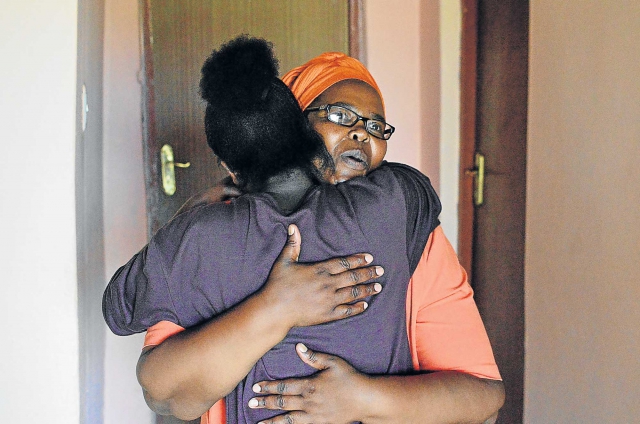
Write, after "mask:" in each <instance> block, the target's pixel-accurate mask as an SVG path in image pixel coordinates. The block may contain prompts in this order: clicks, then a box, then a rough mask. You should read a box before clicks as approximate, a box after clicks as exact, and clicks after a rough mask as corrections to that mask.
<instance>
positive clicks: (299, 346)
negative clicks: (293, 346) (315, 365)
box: [298, 343, 309, 353]
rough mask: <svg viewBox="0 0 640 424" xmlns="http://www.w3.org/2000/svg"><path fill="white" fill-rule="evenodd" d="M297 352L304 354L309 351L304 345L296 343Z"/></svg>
mask: <svg viewBox="0 0 640 424" xmlns="http://www.w3.org/2000/svg"><path fill="white" fill-rule="evenodd" d="M298 350H299V351H300V352H302V353H305V352H306V351H307V350H309V349H307V347H306V346H305V345H304V344H302V343H298Z"/></svg>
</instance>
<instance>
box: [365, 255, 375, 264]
mask: <svg viewBox="0 0 640 424" xmlns="http://www.w3.org/2000/svg"><path fill="white" fill-rule="evenodd" d="M364 261H365V262H366V263H368V264H370V263H371V262H373V256H371V255H370V254H368V253H365V255H364Z"/></svg>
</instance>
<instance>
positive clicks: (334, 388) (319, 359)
mask: <svg viewBox="0 0 640 424" xmlns="http://www.w3.org/2000/svg"><path fill="white" fill-rule="evenodd" d="M296 352H297V353H298V356H300V358H301V359H302V360H303V361H304V362H305V363H306V364H308V365H310V366H312V367H313V368H315V369H317V370H319V372H317V373H315V374H313V375H311V376H309V377H301V378H288V379H285V380H275V381H263V382H260V383H256V384H255V385H254V386H253V389H254V391H255V392H256V393H259V394H260V396H256V397H255V398H253V399H251V400H250V401H249V407H251V408H266V409H274V410H282V411H290V412H287V413H286V414H282V415H278V416H277V417H274V418H272V419H269V420H265V421H261V422H260V424H291V423H294V424H306V423H319V422H322V423H336V424H337V423H352V422H354V421H359V420H361V419H362V415H361V413H360V412H361V409H360V408H359V407H358V406H359V405H362V404H363V403H362V402H363V401H364V402H365V403H366V399H364V397H365V396H367V391H366V390H365V388H366V380H367V379H368V377H367V376H366V375H364V374H361V373H359V372H358V371H357V370H356V369H355V368H353V367H352V366H351V365H349V364H348V363H347V362H346V361H345V360H343V359H341V358H339V357H337V356H334V355H329V354H326V353H322V352H315V351H313V350H311V349H308V348H307V347H306V346H305V345H303V344H302V343H298V344H297V345H296Z"/></svg>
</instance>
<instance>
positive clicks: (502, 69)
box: [459, 0, 529, 423]
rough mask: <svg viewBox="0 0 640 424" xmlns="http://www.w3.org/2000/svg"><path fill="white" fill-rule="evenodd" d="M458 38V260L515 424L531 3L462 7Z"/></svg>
mask: <svg viewBox="0 0 640 424" xmlns="http://www.w3.org/2000/svg"><path fill="white" fill-rule="evenodd" d="M462 28H463V36H462V69H461V80H462V102H461V104H462V111H461V117H462V118H461V127H462V129H461V134H462V136H461V160H460V166H461V168H460V169H461V172H460V199H459V207H460V225H459V229H460V230H459V231H460V233H459V234H460V238H459V254H460V259H461V262H462V264H463V266H465V268H466V269H467V271H468V272H469V275H470V281H471V284H472V286H473V288H474V291H475V297H476V302H477V304H478V308H479V309H480V313H481V315H482V318H483V320H484V322H485V326H486V328H487V332H488V334H489V338H490V339H491V343H492V346H493V349H494V353H495V356H496V361H497V363H498V366H499V368H500V372H501V373H502V377H503V379H504V382H505V388H506V392H507V398H506V402H505V405H504V407H503V408H502V410H501V412H500V417H499V419H498V422H500V423H518V422H522V413H523V397H524V241H525V201H526V140H527V90H528V40H529V37H528V34H529V3H528V1H526V0H524V1H522V0H464V1H463V25H462ZM478 155H482V158H483V159H484V163H483V165H484V166H483V167H484V175H483V177H484V178H483V179H484V184H483V187H480V185H479V182H480V178H479V177H480V175H479V173H480V171H481V169H480V168H481V167H480V166H479V165H480V164H479V159H480V157H479V156H478ZM479 188H482V201H481V202H480V201H479V200H480V199H479V198H478V194H479V193H478V189H479ZM480 203H481V204H480Z"/></svg>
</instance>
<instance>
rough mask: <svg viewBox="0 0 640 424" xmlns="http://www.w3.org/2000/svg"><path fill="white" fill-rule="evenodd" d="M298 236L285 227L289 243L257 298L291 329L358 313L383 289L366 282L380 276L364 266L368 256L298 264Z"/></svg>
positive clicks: (378, 270) (292, 228)
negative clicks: (367, 301) (279, 316)
mask: <svg viewBox="0 0 640 424" xmlns="http://www.w3.org/2000/svg"><path fill="white" fill-rule="evenodd" d="M300 243H301V236H300V232H299V230H298V228H297V227H296V226H295V225H291V226H289V236H288V238H287V243H286V245H285V246H284V248H283V249H282V251H281V252H280V256H278V259H276V262H275V263H274V264H273V267H272V268H271V272H270V274H269V278H268V280H267V282H266V283H265V285H264V286H263V288H262V289H261V292H260V296H262V297H263V299H264V300H265V301H266V302H269V303H270V304H271V305H272V306H273V307H274V308H275V309H276V311H277V313H278V314H280V315H281V316H282V319H283V320H285V322H287V323H288V324H289V325H290V327H305V326H310V325H317V324H323V323H326V322H331V321H336V320H339V319H344V318H349V317H351V316H354V315H357V314H361V313H362V312H364V311H365V310H366V308H367V307H368V304H367V303H366V301H364V299H365V298H367V297H369V296H373V295H376V294H378V293H379V292H380V291H381V290H382V285H381V284H380V283H377V282H371V281H370V280H373V279H376V278H378V277H379V276H381V275H382V274H383V273H384V270H383V269H382V267H380V266H368V264H370V263H371V262H372V261H373V257H372V256H371V255H369V254H366V253H362V254H355V255H350V256H345V257H341V258H333V259H328V260H326V261H322V262H316V263H300V262H298V256H299V255H300Z"/></svg>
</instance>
